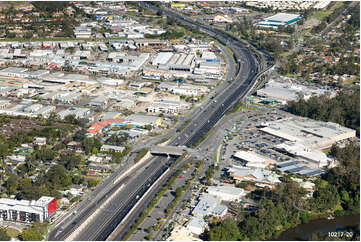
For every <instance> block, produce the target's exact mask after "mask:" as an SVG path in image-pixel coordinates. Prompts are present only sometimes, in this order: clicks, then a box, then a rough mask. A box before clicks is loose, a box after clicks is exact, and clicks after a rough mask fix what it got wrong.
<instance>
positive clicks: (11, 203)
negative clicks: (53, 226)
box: [0, 196, 56, 223]
mask: <svg viewBox="0 0 361 242" xmlns="http://www.w3.org/2000/svg"><path fill="white" fill-rule="evenodd" d="M55 211H56V199H55V198H54V197H46V196H43V197H41V198H40V199H39V200H37V201H34V200H33V201H28V200H14V199H8V198H0V221H17V222H28V223H29V222H40V223H42V222H44V221H47V220H48V219H49V218H50V217H51V216H52V215H53V214H54V212H55Z"/></svg>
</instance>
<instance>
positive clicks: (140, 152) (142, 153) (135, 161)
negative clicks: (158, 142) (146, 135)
mask: <svg viewBox="0 0 361 242" xmlns="http://www.w3.org/2000/svg"><path fill="white" fill-rule="evenodd" d="M148 151H149V149H147V148H143V149H141V150H140V151H139V152H138V154H137V155H136V156H135V158H134V163H137V162H138V161H140V160H141V159H142V158H143V157H144V156H145V155H146V154H147V153H148Z"/></svg>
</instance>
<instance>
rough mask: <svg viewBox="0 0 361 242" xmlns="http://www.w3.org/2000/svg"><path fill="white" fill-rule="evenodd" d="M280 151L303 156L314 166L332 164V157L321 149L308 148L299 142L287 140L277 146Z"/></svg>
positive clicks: (299, 156)
mask: <svg viewBox="0 0 361 242" xmlns="http://www.w3.org/2000/svg"><path fill="white" fill-rule="evenodd" d="M275 149H277V150H278V151H279V152H282V153H287V154H288V155H290V156H292V157H296V158H302V159H303V160H305V162H307V163H308V165H309V166H310V167H312V168H321V167H325V166H328V165H330V164H331V161H332V160H331V159H330V158H328V157H327V155H326V154H325V153H323V152H322V151H320V150H316V149H311V148H307V147H306V146H304V145H302V144H300V143H297V142H285V143H282V144H279V145H277V146H276V147H275Z"/></svg>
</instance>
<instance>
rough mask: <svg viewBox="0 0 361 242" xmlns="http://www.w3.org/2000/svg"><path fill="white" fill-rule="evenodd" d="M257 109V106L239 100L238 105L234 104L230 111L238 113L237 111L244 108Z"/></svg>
mask: <svg viewBox="0 0 361 242" xmlns="http://www.w3.org/2000/svg"><path fill="white" fill-rule="evenodd" d="M257 109H258V108H256V107H251V106H247V105H245V104H244V103H242V102H238V103H237V104H236V106H234V108H233V109H232V110H231V111H230V112H229V113H237V112H241V111H242V110H257Z"/></svg>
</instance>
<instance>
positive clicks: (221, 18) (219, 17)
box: [213, 15, 233, 23]
mask: <svg viewBox="0 0 361 242" xmlns="http://www.w3.org/2000/svg"><path fill="white" fill-rule="evenodd" d="M213 22H215V23H233V20H232V18H231V17H229V16H227V15H216V16H214V18H213Z"/></svg>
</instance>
